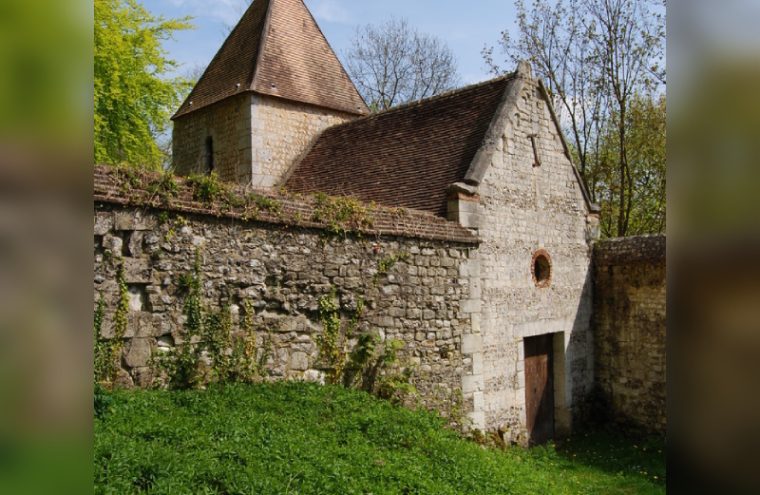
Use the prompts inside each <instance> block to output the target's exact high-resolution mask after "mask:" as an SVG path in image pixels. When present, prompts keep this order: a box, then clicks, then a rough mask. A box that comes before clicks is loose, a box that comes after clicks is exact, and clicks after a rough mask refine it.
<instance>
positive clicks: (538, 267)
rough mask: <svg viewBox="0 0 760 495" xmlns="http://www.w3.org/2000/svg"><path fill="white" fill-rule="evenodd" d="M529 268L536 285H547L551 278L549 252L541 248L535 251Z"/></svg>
mask: <svg viewBox="0 0 760 495" xmlns="http://www.w3.org/2000/svg"><path fill="white" fill-rule="evenodd" d="M531 268H532V272H533V281H534V282H535V283H536V287H549V285H550V284H551V280H552V260H551V257H550V256H549V253H547V252H546V251H545V250H543V249H539V250H538V251H536V252H535V254H533V262H532V267H531Z"/></svg>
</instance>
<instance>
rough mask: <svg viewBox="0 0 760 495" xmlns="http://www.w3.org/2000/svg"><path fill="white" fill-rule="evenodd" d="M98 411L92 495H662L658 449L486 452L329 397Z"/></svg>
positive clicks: (155, 400)
mask: <svg viewBox="0 0 760 495" xmlns="http://www.w3.org/2000/svg"><path fill="white" fill-rule="evenodd" d="M99 404H100V405H101V406H103V405H104V407H102V408H100V407H98V409H99V410H100V413H99V414H98V415H97V417H96V419H95V459H94V461H95V492H96V493H115V494H129V493H165V494H189V493H218V494H288V493H290V494H296V493H298V494H369V493H372V494H375V495H379V494H434V495H443V494H467V493H471V494H477V495H485V494H496V493H499V494H505V493H520V494H522V493H525V494H544V493H547V494H554V493H557V494H564V493H568V494H570V493H572V494H576V493H577V494H581V493H583V494H633V493H643V494H649V493H653V494H659V493H665V479H664V478H665V453H664V448H663V445H662V443H659V444H658V443H657V442H655V441H649V442H646V443H643V444H642V443H636V442H633V441H626V440H625V439H624V438H622V437H620V436H618V435H615V434H612V433H609V432H607V433H593V434H588V435H582V434H581V435H578V436H576V437H573V438H572V439H570V440H568V441H565V442H563V443H562V444H560V445H557V446H556V447H555V446H553V445H549V446H545V447H539V448H534V449H530V450H526V449H522V448H518V447H514V448H508V449H506V450H504V451H502V450H495V449H487V448H484V447H482V446H480V445H477V444H475V443H473V442H470V441H467V440H463V439H461V438H460V437H459V436H458V435H457V434H456V433H455V432H452V431H450V430H447V429H445V428H443V427H442V422H441V420H440V419H438V418H437V417H436V416H435V415H433V414H430V413H427V412H421V411H409V410H406V409H403V408H399V407H395V406H392V405H390V404H389V403H386V402H384V401H381V400H378V399H375V398H374V397H372V396H370V395H368V394H365V393H361V392H354V391H347V390H344V389H342V388H338V387H320V386H317V385H311V384H304V383H277V384H262V385H253V386H250V385H227V386H224V387H213V388H211V389H209V390H206V391H179V392H166V391H119V392H115V393H113V394H107V395H106V396H104V399H103V400H102V401H100V402H99Z"/></svg>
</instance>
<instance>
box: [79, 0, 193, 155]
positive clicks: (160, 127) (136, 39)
mask: <svg viewBox="0 0 760 495" xmlns="http://www.w3.org/2000/svg"><path fill="white" fill-rule="evenodd" d="M190 27H191V26H190V24H189V23H188V19H187V18H183V19H164V18H162V17H155V16H153V15H151V14H150V13H149V12H148V11H147V10H145V9H144V8H143V7H142V6H141V5H140V4H139V3H138V2H137V1H136V0H95V60H94V76H95V91H94V113H95V122H94V124H95V161H96V162H97V163H111V164H116V163H129V164H133V165H139V166H144V167H148V168H160V167H161V165H162V162H163V161H164V160H165V158H166V155H165V153H164V152H163V151H162V149H161V147H160V146H159V144H158V142H157V137H158V136H159V135H161V134H162V133H164V132H165V131H166V129H167V126H168V124H169V116H170V115H171V112H172V110H174V108H175V107H176V106H177V105H178V104H179V102H180V97H181V95H182V92H183V91H186V90H187V83H186V82H185V81H184V80H183V79H181V78H170V77H167V76H168V74H169V73H170V72H171V70H172V69H174V68H175V67H176V63H175V62H174V61H172V60H170V59H169V58H168V57H167V54H166V51H165V50H164V49H163V48H162V42H163V41H165V40H167V39H169V38H171V36H172V35H173V33H174V32H175V31H177V30H182V29H189V28H190Z"/></svg>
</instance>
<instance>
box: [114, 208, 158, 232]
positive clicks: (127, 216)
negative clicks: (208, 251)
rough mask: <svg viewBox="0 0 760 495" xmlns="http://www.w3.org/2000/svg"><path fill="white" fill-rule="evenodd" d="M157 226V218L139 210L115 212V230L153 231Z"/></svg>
mask: <svg viewBox="0 0 760 495" xmlns="http://www.w3.org/2000/svg"><path fill="white" fill-rule="evenodd" d="M156 224H157V221H156V218H155V217H153V216H150V215H144V214H143V213H142V212H140V211H139V210H133V211H129V212H125V211H117V212H114V230H152V229H153V228H155V227H156Z"/></svg>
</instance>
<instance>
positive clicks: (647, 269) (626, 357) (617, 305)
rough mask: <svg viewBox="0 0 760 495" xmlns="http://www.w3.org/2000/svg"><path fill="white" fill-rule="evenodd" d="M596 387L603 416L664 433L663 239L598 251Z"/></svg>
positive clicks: (601, 246)
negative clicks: (599, 395)
mask: <svg viewBox="0 0 760 495" xmlns="http://www.w3.org/2000/svg"><path fill="white" fill-rule="evenodd" d="M594 254H595V260H594V329H595V333H596V345H595V349H596V351H595V355H596V360H595V365H596V383H597V387H598V391H599V393H600V394H601V399H602V401H601V404H600V406H602V407H603V408H604V409H605V410H604V411H602V412H603V413H605V414H609V415H611V419H612V420H614V421H615V422H617V423H620V424H623V425H626V426H632V427H635V428H637V429H643V430H645V431H649V432H656V433H663V434H664V433H665V429H666V424H667V420H666V407H665V406H666V404H665V402H666V366H665V364H666V350H665V341H666V330H665V329H666V323H665V316H666V310H665V308H666V301H665V292H666V290H665V281H666V277H665V236H643V237H631V238H623V239H613V240H608V241H603V242H599V243H597V245H596V246H595V249H594Z"/></svg>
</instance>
